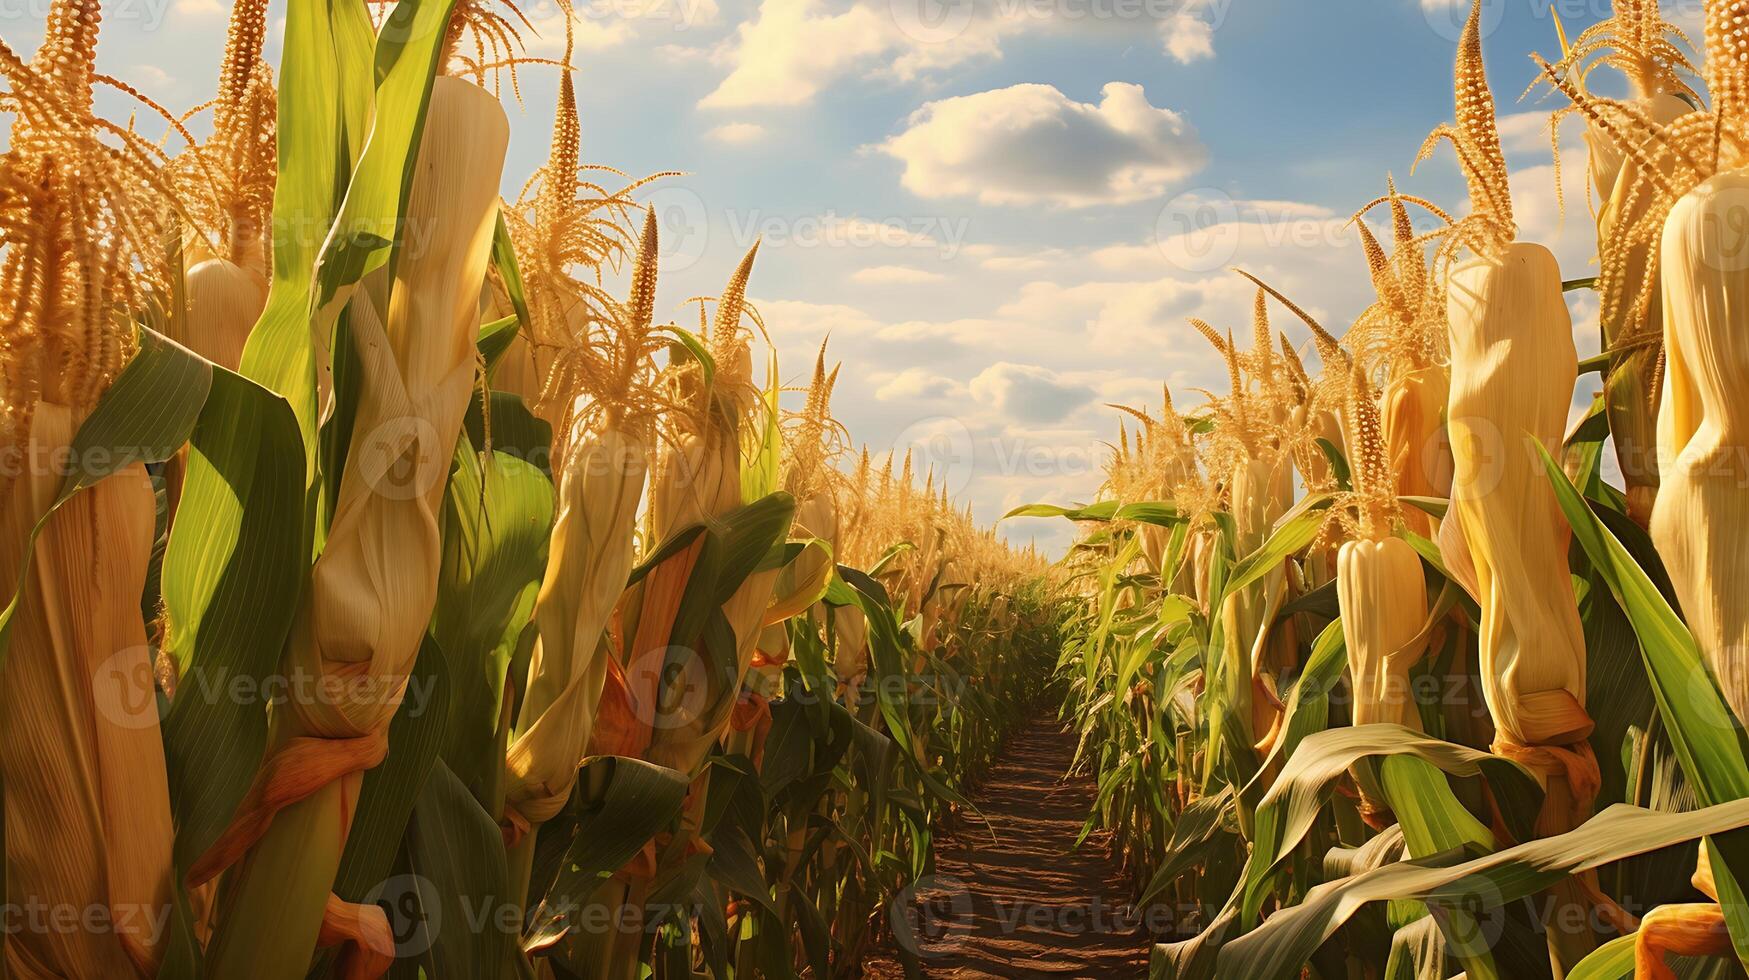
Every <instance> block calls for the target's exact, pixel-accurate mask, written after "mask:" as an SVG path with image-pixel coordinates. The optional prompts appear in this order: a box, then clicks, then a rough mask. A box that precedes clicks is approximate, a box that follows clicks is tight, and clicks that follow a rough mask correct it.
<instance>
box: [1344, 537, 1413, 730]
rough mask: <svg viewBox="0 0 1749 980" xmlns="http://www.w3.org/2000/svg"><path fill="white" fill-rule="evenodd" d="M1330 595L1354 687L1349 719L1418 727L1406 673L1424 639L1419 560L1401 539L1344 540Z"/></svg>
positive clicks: (1361, 722)
mask: <svg viewBox="0 0 1749 980" xmlns="http://www.w3.org/2000/svg"><path fill="white" fill-rule="evenodd" d="M1336 596H1337V600H1338V602H1339V603H1340V604H1341V608H1342V638H1343V641H1344V642H1345V643H1346V644H1347V646H1348V670H1349V676H1350V677H1351V678H1352V680H1353V684H1354V723H1355V724H1356V725H1370V724H1375V723H1380V722H1385V723H1389V724H1394V725H1403V726H1405V727H1407V728H1413V729H1416V730H1418V731H1419V730H1420V728H1421V714H1420V712H1419V710H1417V708H1416V705H1415V698H1414V692H1413V691H1412V690H1411V689H1410V679H1409V670H1410V668H1412V667H1414V666H1415V664H1416V662H1417V661H1419V660H1420V659H1421V655H1422V653H1423V652H1424V650H1425V649H1426V644H1425V643H1424V642H1422V641H1421V637H1420V634H1421V631H1422V629H1423V628H1424V627H1425V626H1426V624H1427V590H1426V588H1425V587H1424V586H1423V584H1422V577H1421V557H1420V556H1419V555H1417V554H1416V552H1415V549H1414V548H1412V547H1410V546H1409V543H1408V542H1406V541H1404V540H1403V539H1401V538H1383V539H1381V540H1378V541H1349V542H1347V543H1346V544H1344V545H1343V546H1342V550H1341V551H1339V552H1337V557H1336Z"/></svg>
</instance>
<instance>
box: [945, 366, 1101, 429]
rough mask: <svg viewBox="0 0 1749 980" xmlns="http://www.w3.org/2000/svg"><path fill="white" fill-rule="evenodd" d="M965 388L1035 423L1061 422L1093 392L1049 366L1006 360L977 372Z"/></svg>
mask: <svg viewBox="0 0 1749 980" xmlns="http://www.w3.org/2000/svg"><path fill="white" fill-rule="evenodd" d="M968 390H969V391H970V392H971V395H972V397H973V398H975V399H977V400H978V401H981V402H987V403H988V404H989V405H990V406H991V407H993V408H994V409H996V410H997V411H999V412H1002V413H1004V414H1006V415H1008V416H1010V417H1012V418H1014V419H1017V420H1019V421H1022V422H1028V423H1034V424H1045V423H1052V422H1061V421H1062V420H1063V419H1065V418H1067V417H1068V416H1069V415H1070V413H1072V412H1074V411H1075V410H1076V409H1078V408H1080V407H1081V406H1083V405H1085V404H1087V403H1088V402H1090V401H1092V400H1093V398H1094V394H1095V393H1094V391H1093V389H1092V388H1090V387H1088V386H1087V385H1085V384H1079V383H1074V382H1069V381H1065V380H1064V379H1063V378H1062V376H1060V375H1058V374H1057V373H1056V372H1055V371H1052V370H1051V369H1049V368H1044V367H1040V366H1038V365H1036V364H1014V363H1011V362H1008V361H998V362H997V363H995V364H992V365H990V366H989V367H988V368H985V369H984V370H983V371H981V372H979V374H978V376H977V377H975V378H973V379H972V381H971V384H970V385H969V386H968Z"/></svg>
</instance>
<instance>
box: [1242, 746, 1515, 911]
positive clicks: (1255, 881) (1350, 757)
mask: <svg viewBox="0 0 1749 980" xmlns="http://www.w3.org/2000/svg"><path fill="white" fill-rule="evenodd" d="M1399 755H1400V756H1412V757H1414V758H1417V759H1421V760H1423V761H1425V762H1427V763H1430V764H1431V765H1433V766H1436V767H1438V768H1439V769H1441V770H1443V771H1445V772H1448V773H1451V774H1453V775H1456V776H1482V777H1483V778H1485V779H1487V780H1488V782H1489V783H1490V784H1492V786H1493V789H1494V799H1496V800H1498V801H1500V805H1501V808H1502V811H1503V812H1502V816H1504V817H1505V818H1506V820H1507V823H1508V825H1509V827H1510V829H1511V830H1512V831H1513V833H1515V834H1517V835H1519V836H1520V838H1523V837H1529V836H1530V835H1531V829H1532V827H1533V826H1534V823H1535V819H1536V813H1537V810H1538V809H1539V808H1540V807H1541V805H1542V787H1541V785H1540V784H1539V783H1538V782H1537V780H1536V777H1535V776H1533V775H1531V774H1530V772H1529V771H1527V770H1526V769H1524V767H1522V766H1520V765H1518V764H1517V763H1515V762H1511V761H1509V760H1507V759H1503V758H1501V757H1499V756H1496V755H1490V754H1489V753H1487V752H1480V751H1477V750H1475V749H1471V748H1468V747H1466V746H1462V745H1454V744H1452V743H1450V742H1442V741H1440V740H1438V739H1435V738H1429V737H1428V736H1426V735H1423V734H1421V733H1419V732H1416V731H1413V730H1411V729H1408V728H1404V727H1403V726H1401V725H1359V726H1355V727H1352V728H1333V729H1329V730H1328V731H1322V732H1317V733H1315V734H1313V735H1310V736H1308V737H1307V738H1306V740H1305V741H1304V742H1302V743H1300V746H1299V749H1298V751H1296V752H1295V753H1294V754H1293V755H1292V756H1290V757H1289V758H1288V760H1287V764H1286V765H1285V766H1283V767H1282V770H1281V774H1280V775H1279V776H1277V777H1276V780H1275V782H1274V783H1273V784H1272V785H1271V786H1270V788H1269V792H1268V793H1266V794H1265V795H1264V797H1263V801H1262V802H1261V803H1260V804H1259V805H1258V807H1257V830H1256V834H1255V838H1254V840H1253V841H1252V851H1251V858H1250V860H1249V861H1248V862H1247V864H1246V869H1245V888H1244V895H1245V899H1244V902H1243V904H1242V906H1241V911H1242V919H1243V921H1245V922H1247V923H1255V922H1256V921H1257V916H1258V914H1259V912H1260V911H1261V910H1262V907H1263V901H1264V898H1265V897H1266V896H1265V885H1266V884H1267V882H1268V880H1269V877H1270V875H1271V874H1272V872H1273V871H1274V870H1275V868H1276V866H1277V865H1279V864H1280V863H1281V861H1282V860H1284V859H1285V858H1286V856H1287V855H1288V854H1289V852H1291V851H1292V850H1293V849H1294V848H1296V847H1298V846H1299V844H1300V841H1302V840H1304V839H1305V836H1306V834H1307V833H1308V832H1309V831H1310V830H1311V829H1312V823H1313V821H1314V819H1315V818H1316V817H1317V815H1318V811H1319V810H1320V809H1322V808H1323V806H1324V802H1325V800H1326V799H1328V797H1329V794H1330V792H1331V788H1332V786H1333V785H1334V784H1335V782H1336V780H1337V779H1338V778H1340V777H1341V775H1342V774H1343V773H1344V772H1346V771H1347V770H1348V769H1349V768H1350V767H1352V766H1353V765H1355V764H1356V763H1357V762H1360V761H1361V760H1362V759H1371V758H1381V757H1386V756H1399Z"/></svg>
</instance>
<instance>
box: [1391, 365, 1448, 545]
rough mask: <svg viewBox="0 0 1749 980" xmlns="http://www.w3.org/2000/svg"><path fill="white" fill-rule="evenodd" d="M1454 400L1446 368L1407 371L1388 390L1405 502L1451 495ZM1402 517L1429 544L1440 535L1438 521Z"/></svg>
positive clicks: (1410, 513)
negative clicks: (1449, 425)
mask: <svg viewBox="0 0 1749 980" xmlns="http://www.w3.org/2000/svg"><path fill="white" fill-rule="evenodd" d="M1450 395H1451V377H1450V369H1449V368H1447V367H1446V366H1445V365H1443V364H1436V365H1430V366H1428V367H1424V368H1419V369H1416V370H1413V371H1405V372H1404V373H1403V374H1402V375H1401V376H1399V377H1397V378H1395V379H1393V380H1392V381H1391V383H1390V384H1389V385H1387V386H1386V387H1385V398H1384V412H1383V421H1384V435H1385V451H1386V452H1387V453H1388V454H1389V457H1390V464H1391V472H1392V475H1393V476H1394V478H1395V481H1396V488H1397V494H1398V495H1399V496H1405V497H1446V496H1449V495H1450V493H1451V445H1450V442H1449V440H1448V439H1447V437H1446V431H1445V407H1446V402H1447V400H1448V399H1449V398H1450ZM1402 517H1403V523H1404V525H1405V526H1407V527H1408V528H1409V530H1411V531H1414V532H1415V533H1416V534H1419V535H1421V536H1422V537H1424V538H1432V537H1433V536H1434V534H1435V533H1437V531H1438V529H1439V524H1438V522H1437V521H1435V520H1434V519H1433V516H1432V515H1430V514H1428V513H1427V512H1426V511H1423V510H1420V509H1418V508H1415V507H1412V506H1405V507H1403V508H1402Z"/></svg>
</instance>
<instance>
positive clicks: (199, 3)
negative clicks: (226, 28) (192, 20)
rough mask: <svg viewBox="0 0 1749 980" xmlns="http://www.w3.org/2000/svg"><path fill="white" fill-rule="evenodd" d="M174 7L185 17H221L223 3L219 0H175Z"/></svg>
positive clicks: (223, 10) (223, 11)
mask: <svg viewBox="0 0 1749 980" xmlns="http://www.w3.org/2000/svg"><path fill="white" fill-rule="evenodd" d="M172 9H174V10H175V11H176V12H177V13H178V14H181V15H183V16H185V17H223V16H225V15H226V11H225V7H224V5H222V4H220V3H219V0H176V6H175V7H174V8H172Z"/></svg>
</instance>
